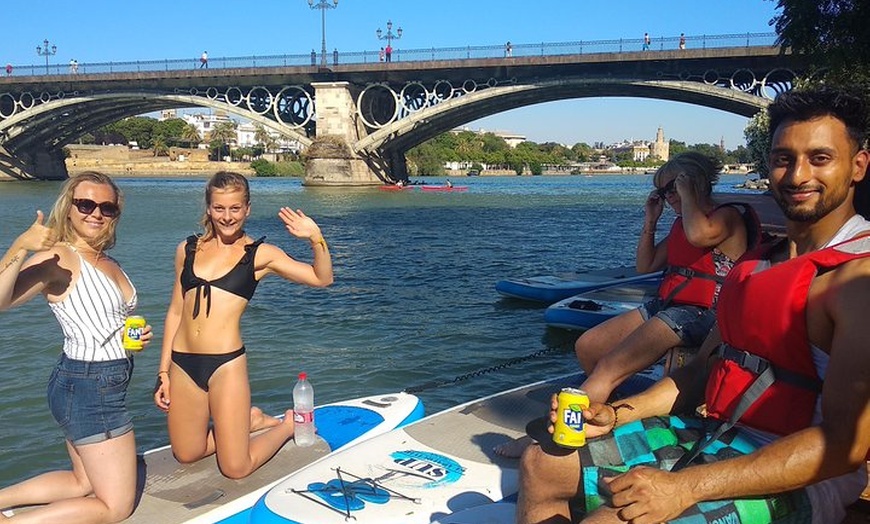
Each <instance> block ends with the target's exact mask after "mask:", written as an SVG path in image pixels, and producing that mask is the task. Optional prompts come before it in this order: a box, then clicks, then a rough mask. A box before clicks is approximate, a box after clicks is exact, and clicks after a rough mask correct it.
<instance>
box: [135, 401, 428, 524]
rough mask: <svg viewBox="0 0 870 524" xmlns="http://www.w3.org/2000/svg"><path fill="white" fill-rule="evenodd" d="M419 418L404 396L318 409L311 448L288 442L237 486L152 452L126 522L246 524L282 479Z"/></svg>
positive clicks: (213, 470)
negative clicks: (139, 493)
mask: <svg viewBox="0 0 870 524" xmlns="http://www.w3.org/2000/svg"><path fill="white" fill-rule="evenodd" d="M422 416H423V404H422V402H421V401H420V400H419V399H418V398H417V397H416V396H414V395H410V394H408V393H391V394H385V395H373V396H369V397H362V398H357V399H352V400H347V401H342V402H335V403H332V404H326V405H323V406H318V407H316V408H315V412H314V420H315V425H316V426H317V432H318V439H317V442H316V443H315V444H314V445H313V446H310V447H305V448H300V447H297V446H296V444H295V443H294V442H292V441H290V442H288V443H287V444H285V445H284V447H283V448H281V450H280V451H279V452H278V454H276V455H275V457H273V458H272V459H271V460H270V461H269V462H267V463H266V464H265V465H263V466H262V467H261V468H260V469H258V470H257V471H255V472H254V473H253V474H252V475H251V476H249V477H247V478H244V479H241V480H231V479H227V478H225V477H223V476H222V475H221V474H220V471H219V470H218V468H217V465H216V463H215V459H214V457H208V458H205V459H203V460H200V461H199V462H196V463H194V464H179V463H178V462H176V461H175V459H174V458H173V457H172V450H171V449H170V448H169V446H165V447H162V448H158V449H154V450H152V451H149V452H147V453H145V455H144V457H142V459H140V475H142V474H144V490H143V492H142V494H141V498H140V500H139V501H138V504H137V507H136V510H135V511H134V513H133V515H132V516H131V517H130V519H129V520H126V521H125V522H128V523H129V522H132V523H149V524H153V523H155V522H159V523H161V524H172V523H181V522H189V523H200V524H205V523H209V524H211V523H216V522H247V521H248V520H247V513H248V512H249V511H250V508H251V506H252V505H253V504H254V503H255V502H256V501H257V499H259V498H260V497H261V496H262V495H263V494H264V493H265V492H266V491H268V489H269V488H270V487H272V486H273V485H275V484H276V483H277V482H279V481H280V480H281V479H283V478H284V477H286V476H287V475H289V474H291V473H293V472H294V471H296V470H298V469H300V468H302V467H303V466H306V465H308V464H310V463H312V462H314V461H316V460H318V459H320V458H323V457H325V456H327V455H329V454H330V453H331V452H333V451H335V450H337V449H340V448H343V447H346V446H349V445H352V444H355V443H358V442H361V441H363V440H365V439H367V438H371V437H373V436H376V435H380V434H383V433H385V432H387V431H389V430H392V429H394V428H396V427H399V426H401V425H403V424H407V423H409V422H412V421H414V420H418V419H420V418H421V417H422ZM142 483H143V481H142V480H140V485H142Z"/></svg>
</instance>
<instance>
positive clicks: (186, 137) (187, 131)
mask: <svg viewBox="0 0 870 524" xmlns="http://www.w3.org/2000/svg"><path fill="white" fill-rule="evenodd" d="M181 139H182V140H183V141H185V142H187V146H188V147H193V146H194V145H199V143H200V142H202V137H201V136H199V131H197V129H196V126H195V125H193V124H185V125H184V127H183V128H182V129H181Z"/></svg>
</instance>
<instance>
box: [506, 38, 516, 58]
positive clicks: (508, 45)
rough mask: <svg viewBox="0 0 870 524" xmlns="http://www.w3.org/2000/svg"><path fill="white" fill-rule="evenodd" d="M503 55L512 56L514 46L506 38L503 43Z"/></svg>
mask: <svg viewBox="0 0 870 524" xmlns="http://www.w3.org/2000/svg"><path fill="white" fill-rule="evenodd" d="M504 56H506V57H507V58H510V57H512V56H514V47H513V46H512V45H511V41H510V40H508V41H507V43H506V44H505V45H504Z"/></svg>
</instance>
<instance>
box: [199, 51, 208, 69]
mask: <svg viewBox="0 0 870 524" xmlns="http://www.w3.org/2000/svg"><path fill="white" fill-rule="evenodd" d="M203 67H204V68H206V69H208V51H203V52H202V56H200V57H199V68H200V69H202V68H203Z"/></svg>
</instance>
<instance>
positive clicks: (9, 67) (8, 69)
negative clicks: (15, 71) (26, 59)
mask: <svg viewBox="0 0 870 524" xmlns="http://www.w3.org/2000/svg"><path fill="white" fill-rule="evenodd" d="M6 76H12V64H6Z"/></svg>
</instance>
